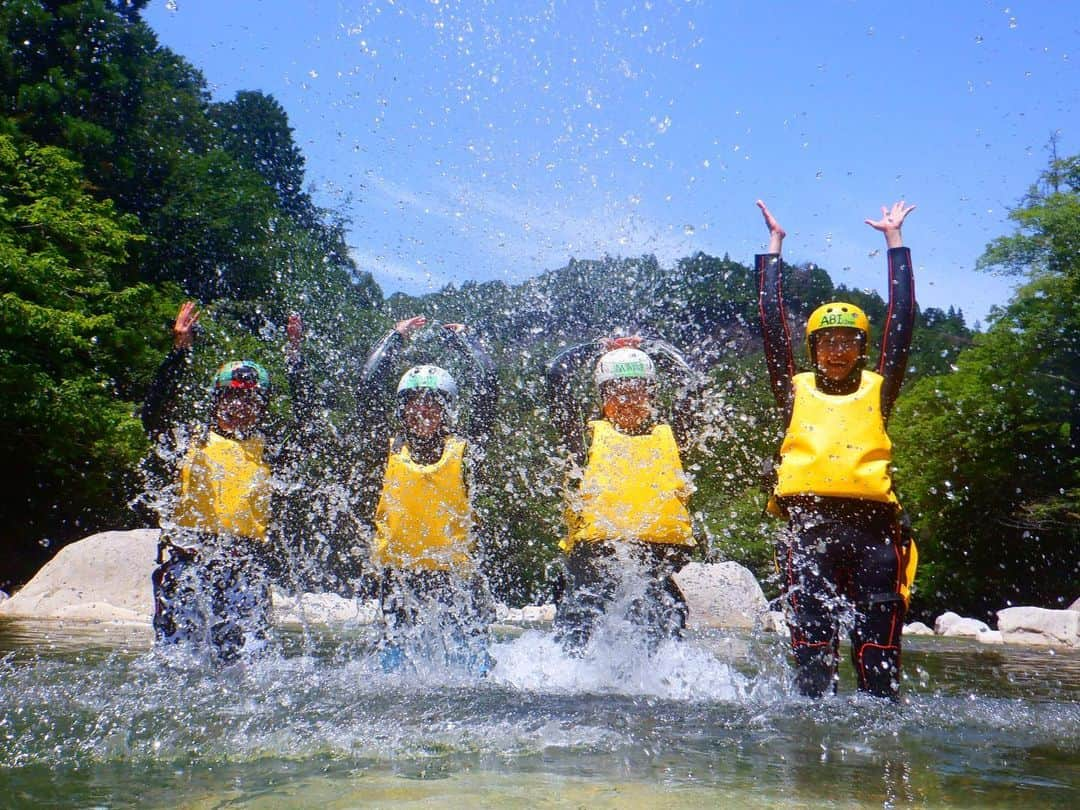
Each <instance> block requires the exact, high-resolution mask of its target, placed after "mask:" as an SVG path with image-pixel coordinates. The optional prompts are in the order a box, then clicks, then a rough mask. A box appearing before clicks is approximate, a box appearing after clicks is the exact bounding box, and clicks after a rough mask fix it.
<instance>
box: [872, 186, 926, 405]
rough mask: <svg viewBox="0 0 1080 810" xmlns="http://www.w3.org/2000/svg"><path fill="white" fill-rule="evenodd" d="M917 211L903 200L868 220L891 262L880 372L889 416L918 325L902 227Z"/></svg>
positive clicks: (883, 396) (913, 278)
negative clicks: (880, 236) (909, 215)
mask: <svg viewBox="0 0 1080 810" xmlns="http://www.w3.org/2000/svg"><path fill="white" fill-rule="evenodd" d="M914 210H915V206H914V205H910V206H909V205H906V204H905V203H904V201H903V200H901V201H900V202H897V203H893V206H892V208H886V207H885V206H882V208H881V219H878V220H872V219H867V220H866V224H867V225H869V226H870V227H871V228H874V229H875V230H877V231H881V233H882V234H884V236H885V246H886V247H887V248H888V263H889V309H888V314H887V315H886V317H885V325H884V327H883V332H882V337H881V356H880V358H879V359H878V364H877V371H878V374H880V375H881V376H882V377H884V378H885V380H884V383H883V384H882V387H881V412H882V415H883V416H884V417H885V418H886V419H888V418H889V414H890V413H891V412H892V407H893V404H894V403H895V402H896V397H897V396H898V395H899V394H900V386H901V385H902V384H903V382H904V372H905V371H906V370H907V362H908V354H909V353H910V351H911V338H912V332H913V330H914V328H915V275H914V273H913V272H912V269H911V251H910V250H908V248H906V247H904V240H903V235H902V233H901V228H902V227H903V224H904V220H905V219H906V218H907V215H908V214H910V213H911V212H912V211H914Z"/></svg>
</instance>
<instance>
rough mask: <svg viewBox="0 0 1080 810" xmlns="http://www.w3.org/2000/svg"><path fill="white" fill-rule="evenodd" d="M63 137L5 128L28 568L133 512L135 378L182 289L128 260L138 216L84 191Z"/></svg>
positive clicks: (6, 507)
mask: <svg viewBox="0 0 1080 810" xmlns="http://www.w3.org/2000/svg"><path fill="white" fill-rule="evenodd" d="M85 185H86V180H85V178H84V176H83V174H82V171H81V167H80V166H79V164H78V163H77V162H75V161H74V160H72V159H71V157H70V156H68V155H67V154H65V153H64V152H63V151H62V150H60V149H57V148H55V147H40V146H38V145H36V144H33V143H19V142H17V141H16V140H15V139H14V138H12V137H11V136H10V135H0V399H2V401H3V402H4V409H3V411H2V413H0V436H2V438H0V443H2V449H0V453H2V454H3V456H4V458H5V465H6V475H5V480H6V483H5V486H4V487H3V489H2V494H0V504H2V505H0V510H2V514H3V515H4V521H3V523H4V527H5V528H4V530H3V532H4V534H3V545H4V547H5V548H6V549H7V551H6V553H5V556H6V557H7V558H8V560H10V561H11V567H10V568H8V569H7V570H6V571H4V573H3V575H2V576H3V577H4V578H5V579H8V580H11V579H16V580H17V579H20V578H22V577H23V576H25V575H26V574H28V573H30V572H32V571H33V569H34V567H35V566H36V564H39V563H40V562H41V561H42V560H43V559H44V558H46V557H47V556H48V554H50V553H51V551H47V550H46V547H47V546H49V545H51V544H57V545H60V544H62V543H64V542H66V541H68V540H70V539H72V538H74V537H77V536H81V535H83V534H85V533H87V532H89V531H91V530H95V529H98V528H101V527H105V526H109V527H113V526H116V525H120V524H121V523H123V522H124V519H125V515H126V514H127V500H128V498H129V497H130V496H131V494H133V491H134V490H133V486H134V483H135V481H134V477H133V475H132V471H133V470H134V468H135V466H136V464H137V463H138V460H139V459H140V458H141V456H142V454H143V452H144V451H145V448H146V445H145V439H144V437H143V432H142V427H141V425H140V424H139V422H138V420H137V419H136V418H135V417H134V416H133V414H134V412H135V410H136V407H137V406H136V403H135V401H134V400H135V398H136V396H135V391H136V390H138V389H139V388H140V387H141V385H143V384H145V382H146V378H147V376H148V374H149V372H150V370H151V369H152V367H153V363H154V362H155V361H156V357H155V355H154V353H153V352H152V351H151V349H150V347H147V345H146V343H145V335H147V334H149V333H152V332H153V331H156V330H155V327H156V325H157V323H158V322H160V318H162V317H163V316H164V315H165V313H167V312H168V311H169V309H171V307H172V304H173V300H175V299H173V300H169V296H168V295H163V294H162V293H159V292H158V291H156V290H155V289H154V288H153V287H150V286H149V285H146V284H140V283H136V284H128V283H126V282H125V281H124V278H123V273H122V269H123V267H124V263H125V261H126V258H127V251H128V249H129V248H130V246H131V245H132V244H133V243H135V242H137V240H138V239H140V238H141V237H140V236H139V235H138V234H137V232H136V230H135V227H136V223H135V220H134V219H133V218H132V217H130V216H126V215H123V214H119V213H118V212H117V211H116V208H115V206H114V205H113V204H112V203H110V202H99V201H96V200H95V199H94V198H93V197H91V196H90V195H89V194H88V193H87V192H86V190H85Z"/></svg>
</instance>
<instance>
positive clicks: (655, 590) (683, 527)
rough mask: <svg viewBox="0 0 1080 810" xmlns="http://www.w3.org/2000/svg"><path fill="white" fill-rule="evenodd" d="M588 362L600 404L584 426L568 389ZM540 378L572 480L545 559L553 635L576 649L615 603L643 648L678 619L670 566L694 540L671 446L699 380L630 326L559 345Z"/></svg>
mask: <svg viewBox="0 0 1080 810" xmlns="http://www.w3.org/2000/svg"><path fill="white" fill-rule="evenodd" d="M654 358H655V361H656V362H654ZM657 363H659V364H661V366H662V368H663V370H664V371H665V372H666V373H667V376H668V378H669V379H670V380H671V381H672V388H673V402H672V406H671V408H672V410H671V416H670V418H669V419H665V418H664V416H663V415H662V413H661V410H660V407H659V400H658V397H657V394H658V391H657V389H658V383H659V376H658V374H657ZM590 364H593V381H594V384H595V386H596V391H597V393H598V394H599V396H600V408H601V414H600V417H599V418H596V419H592V420H590V421H589V422H588V423H587V424H586V423H585V420H584V415H583V411H582V408H581V405H580V403H579V402H578V401H577V399H576V397H575V396H574V390H573V389H574V378H575V375H576V374H577V373H578V371H579V370H580V369H582V368H583V367H586V366H588V365H590ZM547 381H548V394H549V399H550V403H551V411H552V416H553V419H554V422H555V426H556V428H557V429H558V431H559V433H560V434H561V436H562V441H563V447H564V450H565V452H566V454H567V456H568V459H569V462H570V465H571V476H570V477H571V479H572V480H571V481H569V482H568V486H567V493H566V509H565V517H566V524H567V534H566V537H565V538H564V539H563V540H562V542H561V543H560V544H559V545H560V549H561V551H562V554H561V555H560V559H559V560H558V564H557V566H556V567H557V568H558V569H559V576H558V580H559V581H558V582H557V583H556V588H557V594H556V612H555V633H556V636H557V637H558V639H559V640H560V641H561V643H562V645H563V647H564V649H566V651H567V652H569V653H570V654H572V655H581V654H583V653H584V652H585V650H586V648H587V646H588V644H589V641H590V639H591V638H592V636H593V634H594V630H595V629H596V627H597V626H598V624H599V622H600V620H601V619H602V617H604V616H605V615H606V614H608V613H609V612H610V611H611V610H612V609H613V607H614V606H615V605H616V604H617V603H619V602H621V601H626V607H627V611H626V616H625V617H621V616H620V617H617V618H626V619H628V620H629V621H630V622H631V623H632V624H633V625H635V626H636V627H637V628H638V629H639V630H641V631H642V633H643V635H644V637H645V640H646V642H647V645H648V648H649V650H650V652H655V650H656V649H657V648H658V646H659V644H660V643H661V642H662V641H663V640H665V639H671V638H679V637H681V636H682V633H683V630H684V629H685V627H686V617H687V607H686V600H685V598H684V597H683V594H682V592H681V591H680V590H679V587H678V585H677V584H676V583H675V580H674V574H675V573H676V572H678V571H679V569H681V568H682V567H683V566H684V565H685V564H686V563H687V562H688V561H689V559H690V553H691V551H692V549H693V548H694V546H695V545H696V541H695V538H694V531H693V527H692V525H691V518H690V512H689V506H688V503H689V498H690V494H691V493H692V492H693V489H694V486H693V483H692V481H691V479H690V477H689V476H688V475H687V474H686V472H685V470H684V469H683V464H682V458H681V454H682V452H683V451H685V449H686V448H687V445H688V444H689V442H690V440H691V439H692V437H693V435H694V432H695V431H694V427H695V422H696V416H697V414H698V413H699V410H700V409H699V407H698V403H699V398H700V394H701V390H702V387H703V378H702V376H701V375H700V374H698V373H696V372H695V371H694V370H693V369H692V368H691V367H690V365H689V364H688V363H687V362H686V360H685V358H684V357H683V356H682V355H681V354H680V353H679V352H678V351H677V350H676V349H675V348H674V347H673V346H671V345H670V344H668V343H666V342H664V341H662V340H643V339H642V338H641V337H639V336H636V335H634V336H628V337H620V338H602V339H600V340H596V341H592V342H590V343H585V344H582V345H580V346H573V347H571V348H569V349H566V350H565V351H563V352H562V353H561V354H559V355H558V356H557V357H556V358H555V359H554V360H553V361H552V362H551V364H550V365H549V366H548V371H547ZM621 592H625V593H624V594H623V595H627V596H629V598H628V599H627V600H622V599H620V593H621Z"/></svg>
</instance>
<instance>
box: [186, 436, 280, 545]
mask: <svg viewBox="0 0 1080 810" xmlns="http://www.w3.org/2000/svg"><path fill="white" fill-rule="evenodd" d="M263 449H264V442H263V439H262V438H261V437H257V438H251V439H227V438H225V437H224V436H220V435H218V434H217V433H214V432H213V431H210V434H209V436H208V437H207V439H206V442H205V443H204V444H201V445H196V446H194V447H192V448H191V449H189V450H188V451H187V454H186V455H185V456H184V461H183V464H181V466H180V498H179V501H178V503H177V507H176V512H175V514H174V520H175V522H176V524H177V525H178V526H183V527H184V528H188V529H197V530H198V531H201V532H209V533H211V534H235V535H240V536H241V537H247V538H250V539H252V540H259V541H262V542H265V541H266V527H267V524H268V523H269V520H270V493H271V486H270V467H269V466H268V465H267V463H266V462H265V461H263Z"/></svg>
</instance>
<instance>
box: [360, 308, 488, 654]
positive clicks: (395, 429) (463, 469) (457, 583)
mask: <svg viewBox="0 0 1080 810" xmlns="http://www.w3.org/2000/svg"><path fill="white" fill-rule="evenodd" d="M426 325H427V319H426V318H425V317H424V316H422V315H418V316H414V317H412V318H406V319H404V320H402V321H399V322H398V323H397V324H396V325H395V327H394V329H392V330H391V331H390V332H388V333H387V335H386V336H385V337H384V338H383V339H382V340H381V341H379V343H378V344H377V345H376V346H375V348H374V349H373V350H372V352H371V354H370V356H369V357H368V360H367V363H366V364H365V366H364V370H363V373H362V375H361V381H360V390H359V392H358V393H359V399H360V404H361V408H360V409H359V412H358V428H359V432H360V433H361V435H362V436H364V437H365V438H366V439H367V440H368V441H369V442H370V443H371V444H372V446H373V448H374V450H375V452H376V453H377V454H378V456H377V457H378V460H379V461H378V463H371V464H369V465H366V466H364V467H363V468H361V469H358V471H357V472H358V475H357V483H358V484H359V486H358V487H357V489H358V496H357V497H356V511H357V514H358V515H359V516H361V521H362V522H363V523H364V524H366V525H367V529H368V533H369V536H370V538H371V541H370V561H369V563H370V566H371V567H372V568H373V569H374V570H375V571H376V572H377V582H378V585H377V588H378V599H379V606H380V615H381V619H382V621H381V623H380V625H381V626H380V630H381V637H380V640H379V655H380V658H381V661H382V665H383V667H384V668H385V669H387V670H391V669H396V668H398V667H399V666H402V665H403V664H404V663H405V661H406V660H407V659H410V660H412V659H415V658H416V657H417V656H423V657H427V658H429V659H430V658H435V659H436V660H438V659H441V663H445V664H447V665H450V666H453V667H456V668H459V669H466V670H468V671H470V672H472V673H473V674H484V673H485V672H486V671H487V668H488V666H489V663H490V661H489V658H488V652H487V642H488V629H487V628H488V624H489V623H490V622H491V620H492V619H494V603H493V602H492V599H491V595H490V593H489V590H488V586H487V582H486V578H485V577H484V575H483V571H482V570H481V566H482V564H483V563H484V560H483V559H482V554H481V552H480V548H479V542H478V539H479V534H480V527H479V525H478V524H479V520H478V515H477V511H476V509H475V508H474V505H473V494H474V491H475V489H476V487H477V485H478V484H482V480H483V467H484V465H485V463H486V461H487V460H486V457H485V453H486V448H487V445H488V442H489V439H490V437H491V430H492V424H493V421H494V416H495V404H496V401H497V398H498V377H497V375H496V372H495V366H494V363H493V362H492V361H491V359H490V357H489V356H488V354H487V353H486V352H485V351H484V350H483V348H482V346H481V345H480V343H479V341H478V340H477V339H476V338H475V337H474V336H473V335H471V334H470V333H469V330H468V329H467V328H466V327H465V325H464V324H455V323H452V324H443V325H442V326H441V328H438V329H437V330H434V332H433V335H434V337H435V340H436V341H438V342H439V343H440V344H441V345H440V347H439V349H440V352H441V351H442V350H446V349H448V350H449V352H448V354H451V355H452V356H456V359H458V360H460V361H462V365H463V366H464V374H463V376H462V380H463V382H464V383H467V385H468V390H469V396H468V398H467V400H466V402H465V411H466V414H465V418H463V419H460V420H459V419H458V415H459V399H460V396H459V390H458V383H457V380H456V379H455V378H454V376H453V375H452V374H451V373H450V372H449V371H448V370H447V369H445V368H442V367H440V366H437V365H434V364H432V363H422V364H420V365H414V366H412V367H411V368H408V369H407V370H406V371H405V372H404V373H403V374H401V376H400V377H398V376H397V375H398V374H399V373H401V372H400V367H401V365H402V360H403V359H404V358H403V354H404V352H405V351H406V347H407V343H408V341H409V340H410V339H411V338H412V337H413V336H414V335H415V334H416V333H417V332H420V331H421V330H422V329H423V328H424V327H425V326H426ZM394 379H397V385H396V388H395V389H394V407H393V408H392V409H389V408H386V407H385V406H382V405H381V403H382V395H383V394H384V393H385V392H386V391H387V389H388V388H389V387H390V385H391V383H392V381H393V380H394ZM391 415H392V416H393V417H394V418H393V419H391V418H390V417H391ZM370 455H372V457H374V454H370Z"/></svg>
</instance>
